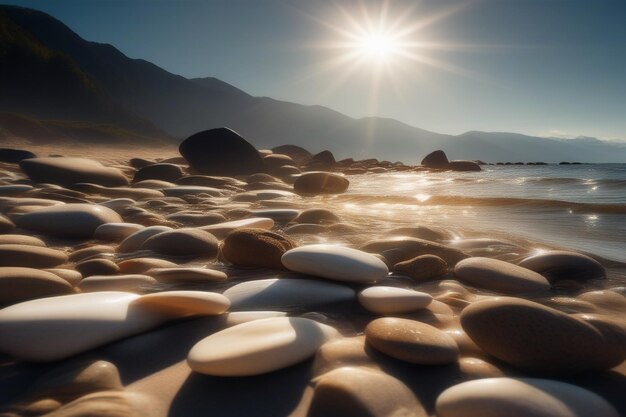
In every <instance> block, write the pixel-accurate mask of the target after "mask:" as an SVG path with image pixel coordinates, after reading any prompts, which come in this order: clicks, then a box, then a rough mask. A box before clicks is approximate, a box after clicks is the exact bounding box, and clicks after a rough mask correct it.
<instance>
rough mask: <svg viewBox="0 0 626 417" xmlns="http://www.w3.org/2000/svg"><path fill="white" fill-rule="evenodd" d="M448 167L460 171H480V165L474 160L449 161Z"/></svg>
mask: <svg viewBox="0 0 626 417" xmlns="http://www.w3.org/2000/svg"><path fill="white" fill-rule="evenodd" d="M448 169H451V170H452V171H462V172H471V171H482V169H481V168H480V165H478V164H477V163H476V162H474V161H450V163H448Z"/></svg>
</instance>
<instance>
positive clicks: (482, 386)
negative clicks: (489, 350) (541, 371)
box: [436, 378, 619, 417]
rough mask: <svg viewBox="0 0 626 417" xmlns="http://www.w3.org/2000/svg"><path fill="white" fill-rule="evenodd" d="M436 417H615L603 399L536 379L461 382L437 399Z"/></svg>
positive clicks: (615, 412)
mask: <svg viewBox="0 0 626 417" xmlns="http://www.w3.org/2000/svg"><path fill="white" fill-rule="evenodd" d="M436 410H437V416H439V417H499V416H507V417H588V416H594V417H618V416H619V413H618V412H617V411H616V410H615V408H613V406H612V405H611V404H609V403H608V402H607V401H606V400H605V399H604V398H602V397H600V396H599V395H597V394H595V393H593V392H591V391H588V390H586V389H584V388H581V387H577V386H576V385H571V384H566V383H564V382H560V381H552V380H548V379H536V378H485V379H479V380H476V381H468V382H463V383H461V384H458V385H454V386H452V387H450V388H448V389H447V390H445V391H444V392H443V393H441V395H439V397H438V398H437V403H436Z"/></svg>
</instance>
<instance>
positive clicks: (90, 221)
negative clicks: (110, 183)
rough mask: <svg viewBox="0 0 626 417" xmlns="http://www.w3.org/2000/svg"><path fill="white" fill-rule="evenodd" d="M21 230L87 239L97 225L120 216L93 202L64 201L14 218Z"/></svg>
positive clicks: (113, 220) (109, 221) (119, 218)
mask: <svg viewBox="0 0 626 417" xmlns="http://www.w3.org/2000/svg"><path fill="white" fill-rule="evenodd" d="M15 221H16V223H17V225H18V226H19V227H23V228H24V229H28V230H34V231H36V232H40V233H44V234H50V235H54V236H59V237H65V238H91V237H93V234H94V232H95V231H96V229H97V228H98V226H100V225H103V224H105V223H121V222H122V218H121V217H120V215H119V214H117V213H116V212H115V211H113V210H111V209H110V208H108V207H103V206H100V205H97V204H64V205H62V206H53V207H42V208H40V209H38V210H36V211H33V212H31V213H25V214H22V215H20V216H19V217H17V218H16V220H15Z"/></svg>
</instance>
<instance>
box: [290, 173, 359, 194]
mask: <svg viewBox="0 0 626 417" xmlns="http://www.w3.org/2000/svg"><path fill="white" fill-rule="evenodd" d="M349 185H350V181H348V179H347V178H345V177H343V176H341V175H337V174H333V173H330V172H305V173H304V174H302V175H300V176H299V177H298V178H297V179H296V181H295V182H294V183H293V189H294V191H295V192H296V193H298V194H303V195H317V194H341V193H344V192H346V190H347V189H348V186H349Z"/></svg>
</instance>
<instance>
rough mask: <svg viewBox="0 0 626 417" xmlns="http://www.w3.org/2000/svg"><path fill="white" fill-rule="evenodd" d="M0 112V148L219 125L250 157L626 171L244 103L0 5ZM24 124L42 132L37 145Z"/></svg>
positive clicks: (532, 147)
mask: <svg viewBox="0 0 626 417" xmlns="http://www.w3.org/2000/svg"><path fill="white" fill-rule="evenodd" d="M0 112H2V114H0V140H1V138H2V135H4V136H5V137H6V136H10V135H15V136H20V135H21V136H26V137H27V138H28V139H30V140H33V141H37V140H39V141H41V140H46V141H51V140H54V138H55V137H56V135H58V136H59V137H61V136H63V135H65V136H64V137H65V138H67V137H70V138H72V139H76V140H85V141H90V142H94V141H100V142H110V141H116V140H117V141H118V142H119V141H137V142H140V141H143V140H146V141H148V140H153V139H155V140H170V141H179V140H181V139H183V138H185V137H187V136H189V135H191V134H193V133H195V132H197V131H200V130H204V129H208V128H212V127H219V126H228V127H231V128H232V129H234V130H236V131H237V132H239V133H240V134H241V135H242V136H243V137H245V138H246V139H248V140H249V141H250V142H251V143H253V144H254V145H255V146H256V147H257V148H270V147H274V146H277V145H283V144H295V145H299V146H302V147H304V148H306V149H308V150H310V151H312V152H319V151H321V150H324V149H329V150H331V151H332V152H333V153H334V154H335V155H336V156H337V157H338V158H344V157H355V158H366V157H375V158H378V159H386V160H391V161H396V160H401V161H403V162H408V163H415V162H419V161H420V160H421V158H422V157H423V156H424V155H426V154H427V153H429V152H431V151H433V150H435V149H443V150H444V151H445V152H446V153H447V154H448V155H449V157H450V158H452V159H481V160H483V161H487V162H497V161H512V162H516V161H545V162H559V161H584V162H626V144H625V143H613V142H606V141H600V140H595V139H593V138H585V139H584V140H560V139H552V138H550V139H548V138H541V137H533V136H526V135H521V134H515V133H494V132H474V131H472V132H466V133H464V134H461V135H457V136H453V135H445V134H439V133H435V132H429V131H427V130H423V129H419V128H416V127H413V126H410V125H407V124H405V123H402V122H399V121H397V120H394V119H388V118H380V117H368V118H361V119H354V118H351V117H348V116H346V115H343V114H341V113H339V112H336V111H333V110H331V109H328V108H326V107H322V106H304V105H300V104H295V103H290V102H285V101H279V100H274V99H271V98H267V97H253V96H251V95H249V94H247V93H246V92H244V91H242V90H239V89H238V88H236V87H233V86H232V85H230V84H227V83H225V82H223V81H220V80H218V79H216V78H210V77H208V78H193V79H187V78H184V77H182V76H179V75H175V74H172V73H169V72H167V71H165V70H163V69H162V68H159V67H158V66H156V65H154V64H152V63H150V62H148V61H145V60H142V59H131V58H128V57H127V56H126V55H124V54H123V53H121V52H120V51H119V50H117V49H116V48H115V47H113V46H111V45H108V44H101V43H96V42H89V41H86V40H84V39H82V38H81V37H80V36H78V35H77V34H76V33H74V32H73V31H72V30H71V29H69V28H68V27H67V26H65V25H64V24H63V23H62V22H60V21H59V20H57V19H55V18H53V17H51V16H49V15H47V14H45V13H42V12H39V11H36V10H32V9H26V8H21V7H15V6H0ZM20 118H21V119H20ZM16 120H17V121H19V123H18V122H16ZM25 124H27V125H29V126H31V127H32V126H36V125H37V124H39V125H41V126H44V127H45V129H44V130H45V131H46V132H47V134H44V135H40V134H37V133H36V132H37V131H41V130H38V129H34V128H28V129H26V128H24V126H25ZM16 125H19V126H22V128H21V130H20V129H17V128H16V127H15V126H16ZM59 126H61V129H60V130H59ZM68 131H69V132H70V134H69V136H68V134H67V132H68Z"/></svg>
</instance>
